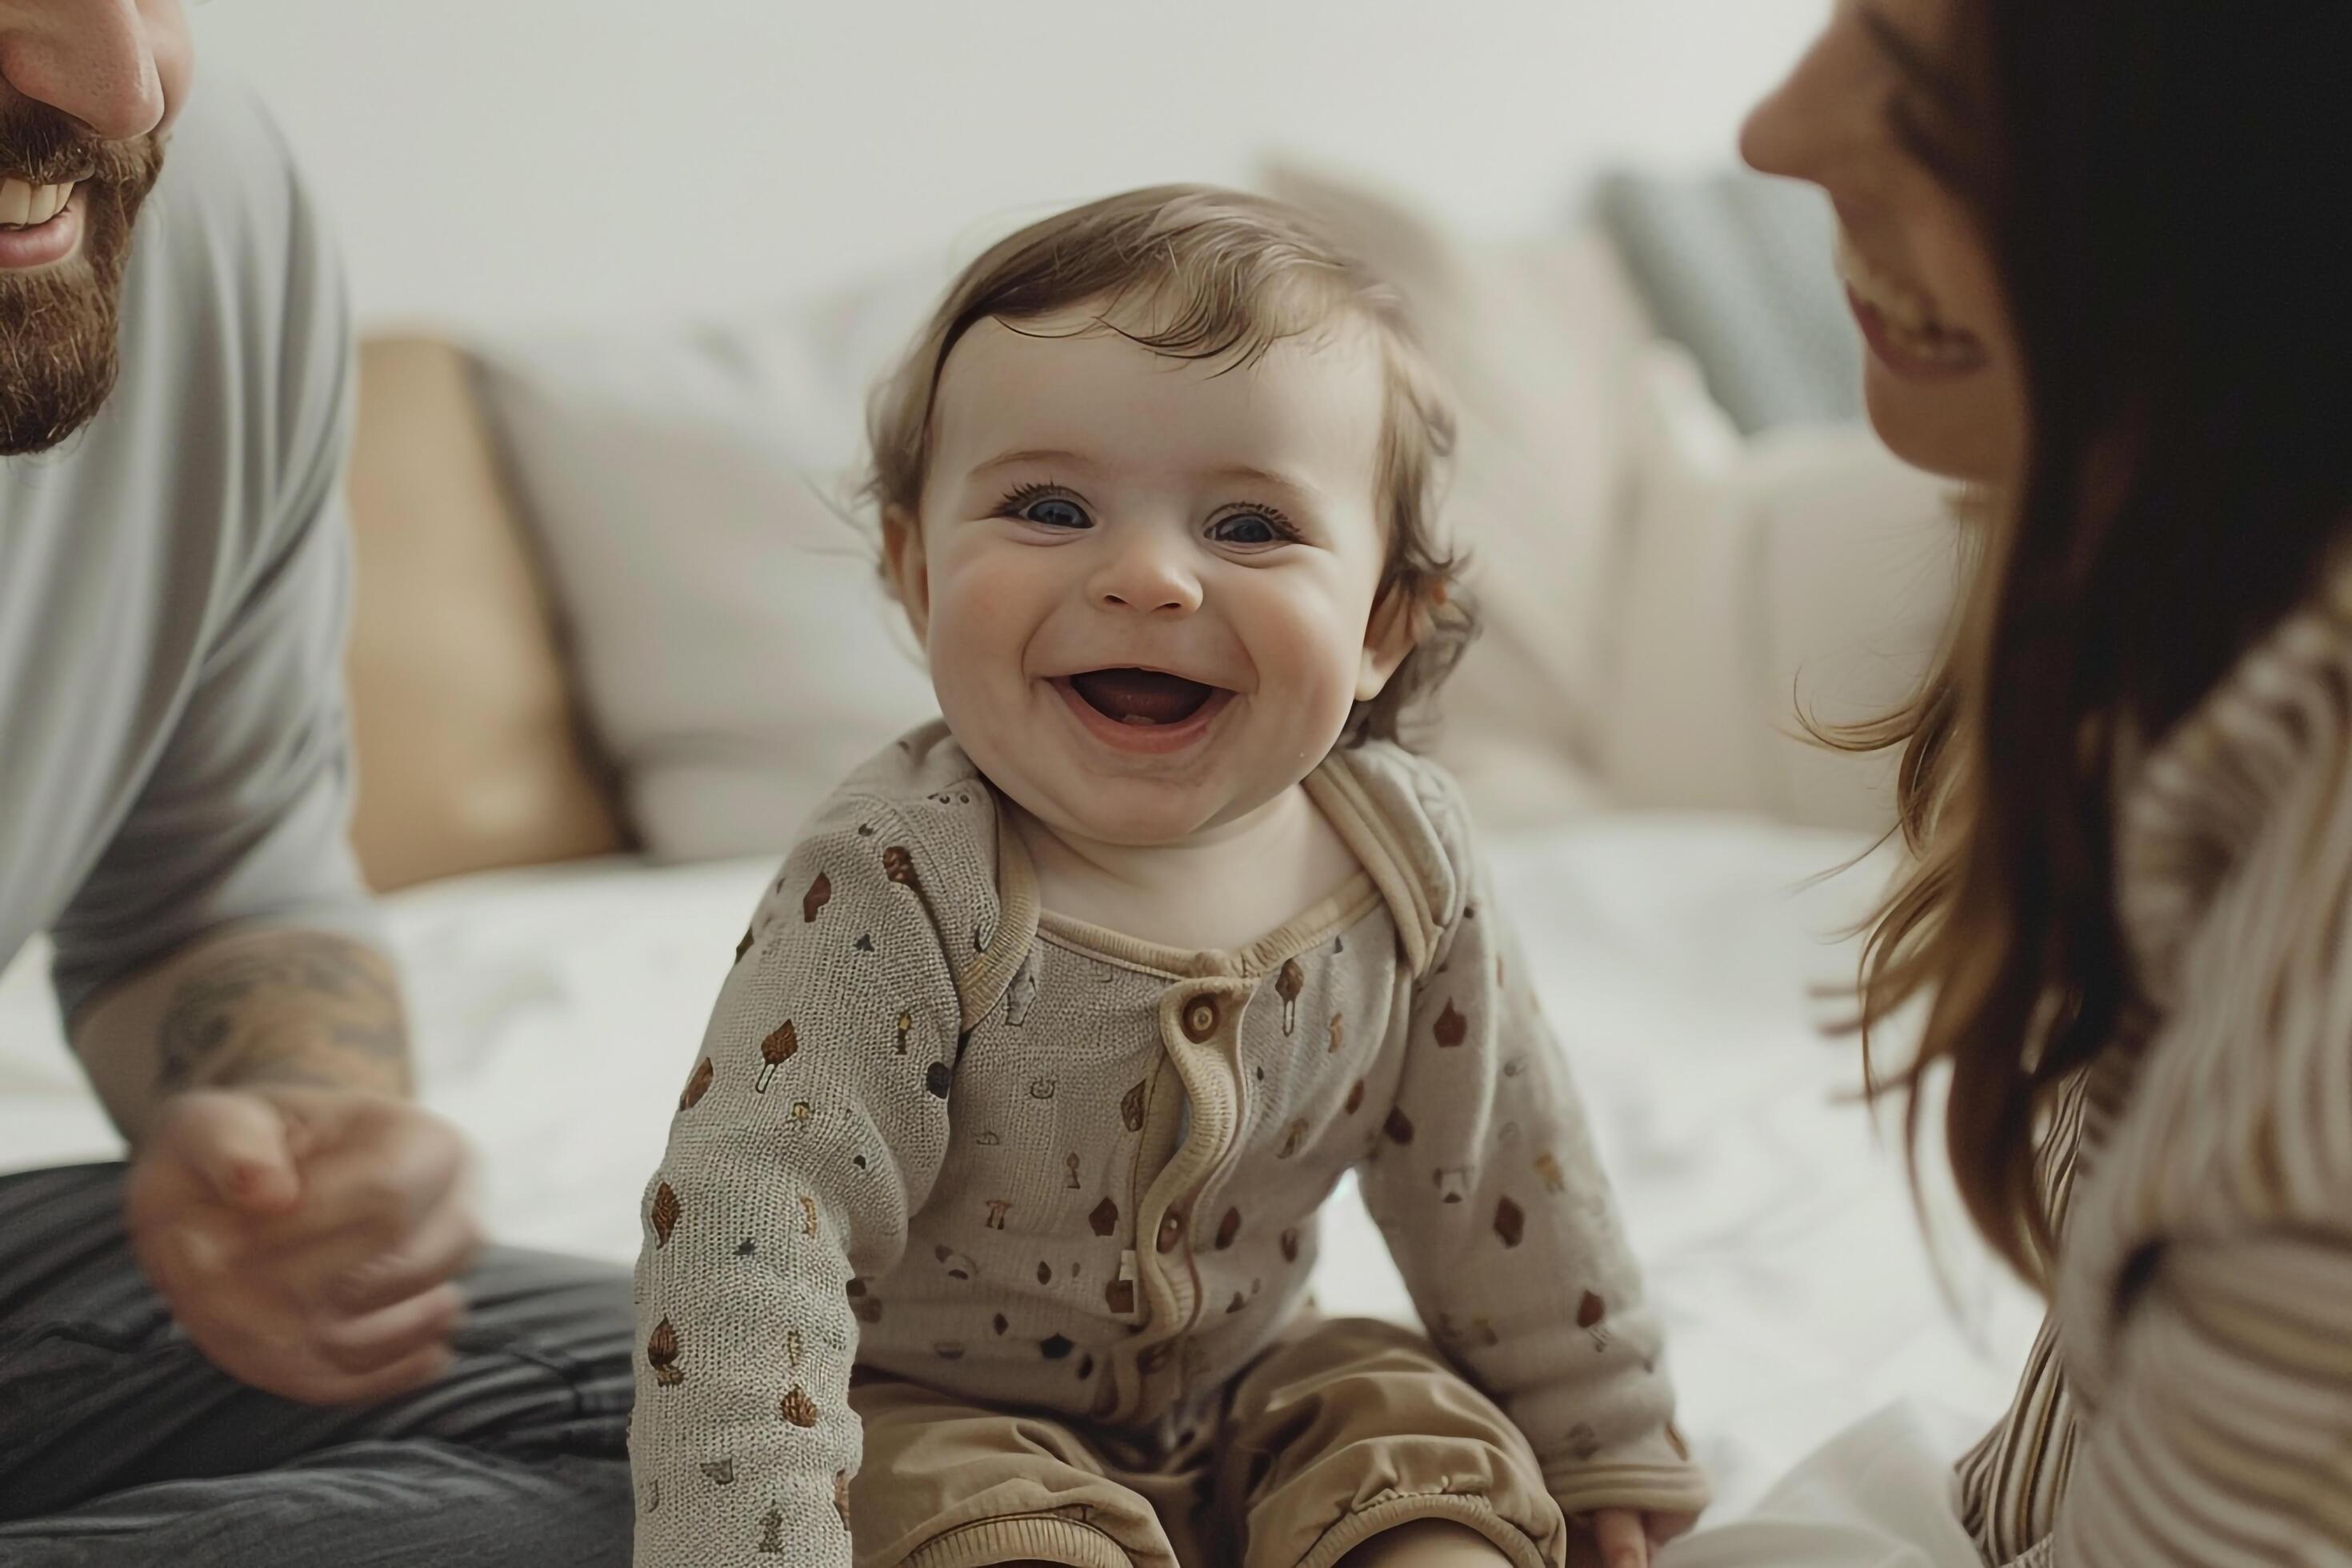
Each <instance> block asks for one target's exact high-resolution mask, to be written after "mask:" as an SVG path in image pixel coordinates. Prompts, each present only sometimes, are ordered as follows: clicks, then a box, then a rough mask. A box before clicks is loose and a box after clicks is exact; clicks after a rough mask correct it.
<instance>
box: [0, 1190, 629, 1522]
mask: <svg viewBox="0 0 2352 1568" xmlns="http://www.w3.org/2000/svg"><path fill="white" fill-rule="evenodd" d="M121 1190H122V1167H121V1166H120V1165H82V1166H75V1167H71V1168H68V1169H64V1170H55V1171H35V1172H30V1173H26V1174H23V1175H16V1176H6V1177H0V1568H68V1565H72V1568H81V1565H83V1564H89V1565H93V1568H95V1565H100V1564H102V1565H103V1568H141V1565H142V1564H149V1563H153V1564H168V1565H169V1568H208V1565H210V1564H215V1563H220V1564H230V1565H234V1568H278V1565H281V1564H282V1565H286V1568H293V1565H296V1564H306V1565H307V1564H314V1563H315V1564H319V1565H320V1568H362V1565H366V1568H377V1565H381V1568H394V1565H398V1568H409V1565H412V1564H413V1565H415V1568H469V1565H472V1564H483V1565H485V1568H487V1565H489V1564H498V1565H499V1568H537V1565H539V1564H542V1563H546V1564H555V1563H563V1564H573V1563H585V1564H604V1563H611V1564H615V1565H625V1564H626V1563H628V1561H629V1529H630V1520H631V1508H630V1499H629V1475H628V1458H627V1452H626V1443H627V1433H628V1410H629V1356H630V1349H631V1343H630V1342H631V1338H632V1328H631V1316H630V1308H629V1285H628V1279H627V1277H626V1275H625V1274H624V1273H622V1272H621V1271H620V1270H618V1269H614V1268H599V1267H594V1266H591V1265H588V1264H584V1263H578V1262H573V1261H571V1260H568V1259H564V1258H551V1257H547V1256H545V1255H542V1254H537V1253H524V1252H514V1251H492V1252H490V1253H488V1254H487V1255H486V1256H485V1258H483V1260H482V1262H481V1263H480V1264H479V1265H478V1266H477V1267H476V1268H475V1269H474V1270H473V1272H472V1273H471V1274H469V1275H468V1276H467V1279H466V1289H467V1295H468V1297H469V1298H470V1300H471V1302H472V1310H471V1312H470V1314H469V1316H468V1318H467V1324H466V1327H465V1329H464V1330H463V1331H461V1333H460V1335H459V1338H458V1341H457V1351H458V1361H457V1367H456V1368H455V1369H454V1370H453V1371H452V1372H451V1373H449V1375H448V1376H447V1377H446V1378H445V1379H444V1380H443V1381H442V1382H441V1383H439V1384H436V1385H435V1386H434V1387H431V1388H428V1389H425V1391H423V1392H422V1393H418V1394H410V1395H407V1396H405V1397H404V1398H401V1399H396V1400H394V1401H392V1402H390V1403H388V1404H385V1405H376V1406H373V1407H370V1408H365V1409H320V1408H315V1407H312V1406H310V1405H296V1404H292V1403H290V1402H289V1401H287V1400H283V1399H278V1398H275V1397H273V1396H272V1395H269V1394H260V1393H257V1392H256V1391H255V1390H253V1389H250V1388H247V1387H245V1386H243V1385H241V1384H237V1383H236V1382H235V1381H233V1380H232V1379H230V1378H228V1377H227V1376H226V1375H225V1374H223V1373H220V1372H218V1371H216V1370H215V1369H214V1368H213V1366H212V1365H211V1364H210V1363H207V1362H206V1361H205V1359H204V1357H203V1356H201V1355H199V1354H197V1353H196V1352H195V1350H194V1347H192V1346H191V1345H189V1344H188V1342H186V1341H185V1340H184V1339H182V1338H181V1337H180V1336H179V1335H178V1334H177V1333H176V1332H175V1331H173V1328H172V1325H171V1321H170V1319H169V1317H168V1316H167V1315H166V1314H165V1312H164V1310H163V1303H162V1302H161V1300H158V1299H157V1297H156V1295H155V1293H154V1292H153V1291H152V1290H151V1289H148V1287H147V1283H146V1281H145V1279H143V1278H142V1276H141V1275H140V1272H139V1269H138V1267H137V1265H136V1264H135V1263H134V1262H133V1261H132V1260H131V1252H130V1248H129V1247H128V1246H127V1245H126V1244H125V1242H124V1240H123V1234H122V1222H121Z"/></svg>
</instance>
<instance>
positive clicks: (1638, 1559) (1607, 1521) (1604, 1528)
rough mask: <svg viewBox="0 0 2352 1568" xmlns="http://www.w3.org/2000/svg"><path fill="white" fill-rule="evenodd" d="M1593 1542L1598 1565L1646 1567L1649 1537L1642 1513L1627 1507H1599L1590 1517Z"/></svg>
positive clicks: (1603, 1567)
mask: <svg viewBox="0 0 2352 1568" xmlns="http://www.w3.org/2000/svg"><path fill="white" fill-rule="evenodd" d="M1592 1539H1593V1544H1594V1545H1596V1546H1598V1547H1599V1548H1600V1549H1601V1568H1649V1564H1650V1536H1649V1531H1647V1530H1645V1529H1644V1528H1643V1524H1642V1516H1641V1515H1640V1514H1638V1513H1634V1512H1632V1511H1631V1510H1626V1509H1621V1508H1608V1509H1602V1510H1601V1511H1600V1512H1598V1513H1596V1514H1594V1515H1593V1516H1592Z"/></svg>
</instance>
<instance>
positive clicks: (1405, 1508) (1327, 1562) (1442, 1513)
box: [1298, 1492, 1551, 1568]
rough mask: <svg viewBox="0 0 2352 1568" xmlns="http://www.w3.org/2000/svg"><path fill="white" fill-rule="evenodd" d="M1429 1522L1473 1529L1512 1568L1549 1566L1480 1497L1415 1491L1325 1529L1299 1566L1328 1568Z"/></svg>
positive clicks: (1523, 1533) (1524, 1537) (1515, 1528)
mask: <svg viewBox="0 0 2352 1568" xmlns="http://www.w3.org/2000/svg"><path fill="white" fill-rule="evenodd" d="M1429 1519H1442V1520H1445V1521H1449V1522H1451V1523H1454V1524H1459V1525H1462V1526H1464V1527H1465V1528H1466V1529H1470V1530H1475V1531H1477V1532H1478V1533H1479V1534H1480V1535H1483V1536H1485V1537H1486V1539H1487V1540H1488V1541H1489V1542H1493V1543H1494V1547H1495V1550H1496V1551H1497V1552H1501V1553H1502V1554H1503V1555H1504V1556H1506V1557H1507V1558H1509V1559H1510V1560H1511V1568H1551V1564H1550V1563H1549V1560H1548V1559H1546V1558H1545V1556H1544V1554H1543V1552H1542V1551H1541V1550H1539V1549H1538V1547H1537V1545H1536V1543H1535V1542H1532V1541H1530V1540H1528V1536H1527V1532H1526V1531H1523V1530H1521V1529H1519V1527H1518V1526H1517V1525H1515V1524H1513V1523H1512V1522H1511V1521H1508V1520H1507V1519H1505V1518H1504V1517H1503V1516H1502V1515H1501V1514H1499V1513H1496V1511H1495V1505H1494V1504H1492V1503H1490V1502H1488V1501H1487V1500H1486V1499H1485V1498H1483V1497H1478V1496H1476V1495H1475V1494H1472V1493H1467V1492H1420V1493H1416V1494H1414V1495H1412V1496H1409V1497H1393V1498H1390V1499H1388V1500H1385V1501H1382V1502H1378V1503H1374V1504H1373V1505H1372V1506H1371V1507H1370V1508H1367V1509H1360V1510H1358V1511H1356V1512H1354V1513H1351V1514H1349V1516H1348V1517H1347V1518H1345V1519H1343V1520H1341V1521H1339V1523H1337V1524H1335V1525H1333V1526H1332V1527H1331V1528H1330V1529H1329V1530H1328V1531H1324V1532H1323V1536H1322V1539H1321V1540H1319V1541H1318V1542H1316V1543H1315V1550H1314V1551H1312V1552H1308V1553H1307V1555H1306V1556H1305V1557H1302V1558H1300V1559H1299V1561H1298V1568H1331V1564H1333V1563H1337V1562H1339V1559H1341V1558H1342V1557H1345V1556H1346V1555H1348V1553H1349V1552H1353V1551H1354V1550H1355V1549H1356V1548H1357V1547H1359V1546H1361V1545H1362V1544H1363V1543H1364V1542H1367V1541H1370V1539H1371V1538H1372V1537H1373V1536H1375V1535H1385V1534H1387V1533H1388V1532H1389V1531H1391V1530H1400V1529H1402V1528H1403V1527H1404V1526H1406V1525H1408V1524H1418V1523H1420V1522H1421V1521H1423V1520H1429Z"/></svg>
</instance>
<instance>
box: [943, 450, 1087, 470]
mask: <svg viewBox="0 0 2352 1568" xmlns="http://www.w3.org/2000/svg"><path fill="white" fill-rule="evenodd" d="M1031 463H1059V464H1062V465H1063V466H1065V467H1068V468H1092V467H1093V466H1094V465H1093V464H1092V463H1090V462H1088V461H1087V458H1085V457H1084V456H1083V455H1081V454H1079V453H1076V452H1066V451H1062V450H1059V449H1057V448H1053V447H1022V448H1021V449H1020V450H1018V451H1013V452H1000V453H998V454H997V455H996V456H995V457H993V458H989V459H988V461H986V462H984V463H982V464H981V465H980V466H979V467H978V468H974V469H972V470H971V471H972V472H973V473H975V474H985V473H990V472H992V471H993V470H995V469H998V468H1020V467H1022V466H1024V464H1031Z"/></svg>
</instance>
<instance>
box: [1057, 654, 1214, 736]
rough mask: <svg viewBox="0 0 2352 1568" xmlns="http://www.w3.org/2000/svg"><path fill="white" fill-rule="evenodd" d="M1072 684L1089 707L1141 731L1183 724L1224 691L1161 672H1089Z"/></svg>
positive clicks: (1144, 670)
mask: <svg viewBox="0 0 2352 1568" xmlns="http://www.w3.org/2000/svg"><path fill="white" fill-rule="evenodd" d="M1069 681H1070V689H1072V690H1074V691H1076V693H1077V694H1078V696H1079V697H1080V699H1082V700H1084V701H1085V702H1086V705H1087V707H1089V708H1091V709H1093V710H1095V711H1096V712H1097V713H1099V714H1101V715H1102V716H1103V717H1104V718H1106V719H1109V720H1112V721H1116V722H1118V723H1121V724H1131V725H1134V726H1136V727H1137V728H1139V729H1156V728H1158V727H1159V726H1160V725H1162V724H1181V723H1182V722H1184V721H1185V720H1187V719H1190V718H1191V717H1192V715H1194V714H1195V713H1198V712H1199V711H1200V710H1202V708H1204V707H1206V706H1207V705H1208V702H1209V700H1210V699H1211V698H1213V697H1214V696H1216V695H1217V694H1218V692H1219V691H1220V690H1221V688H1219V687H1214V686H1208V685H1204V684H1202V682H1200V681H1197V680H1187V679H1184V678H1183V677H1182V676H1181V675H1169V674H1165V673H1163V672H1162V671H1160V670H1157V669H1089V670H1087V671H1086V672H1085V673H1084V674H1081V675H1073V676H1071V677H1070V678H1069Z"/></svg>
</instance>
